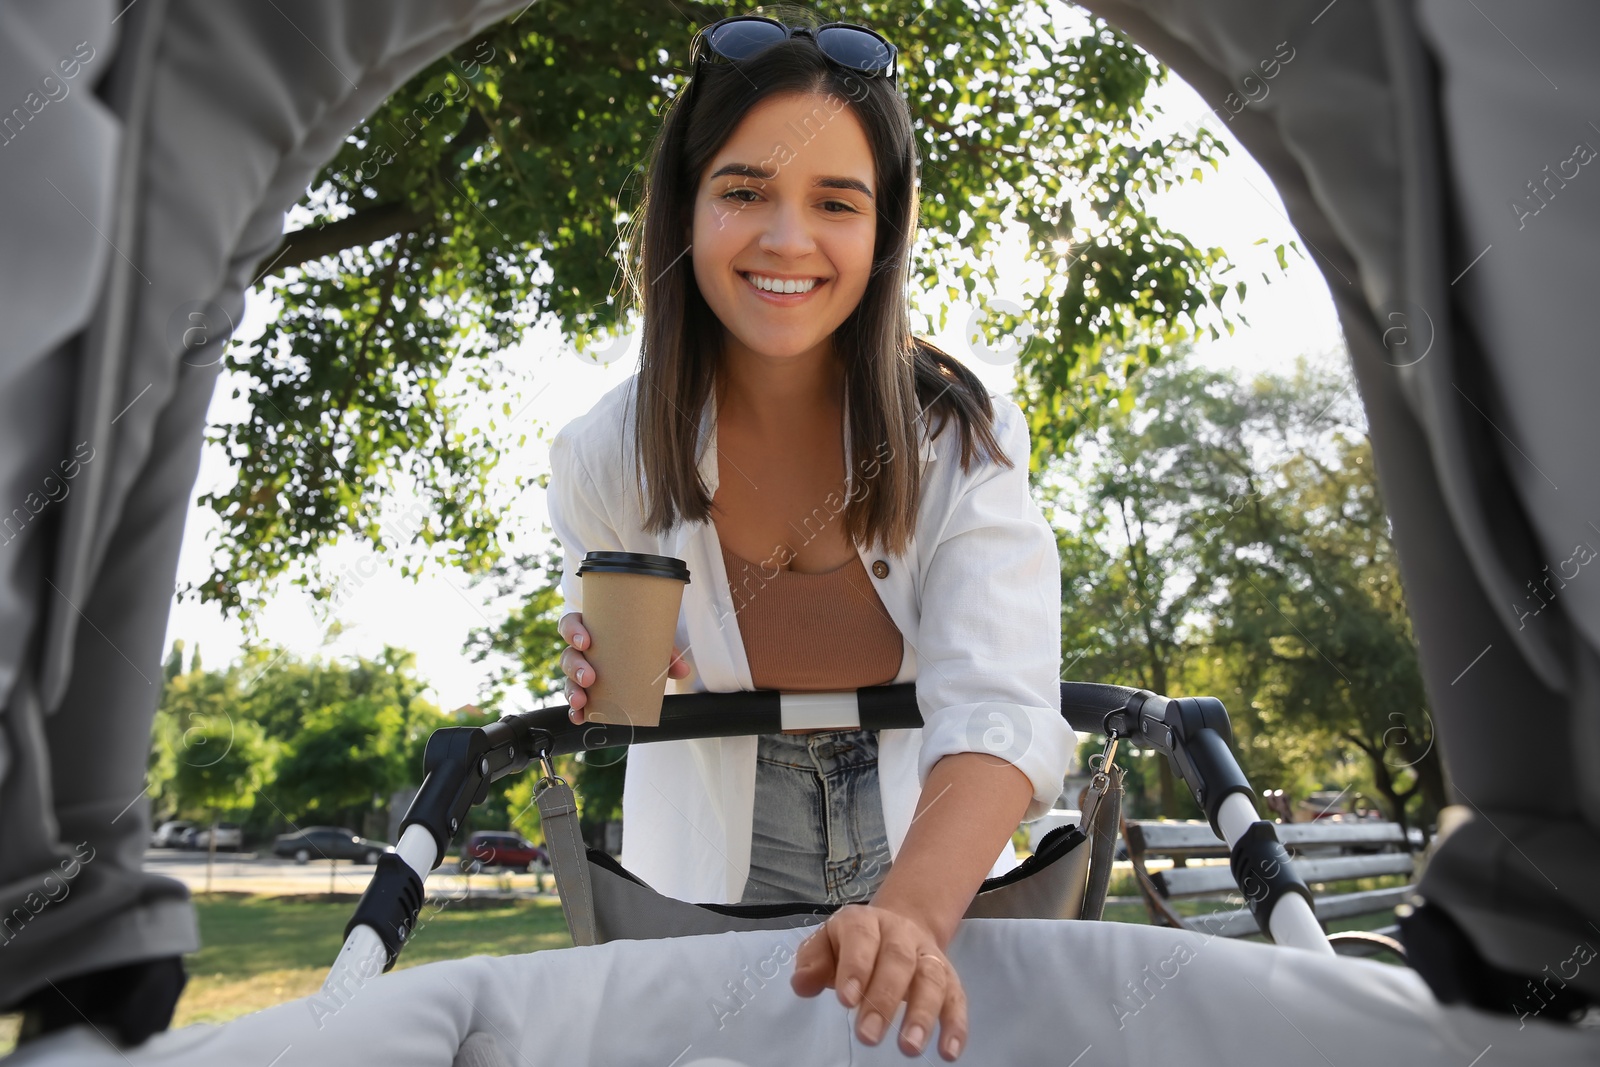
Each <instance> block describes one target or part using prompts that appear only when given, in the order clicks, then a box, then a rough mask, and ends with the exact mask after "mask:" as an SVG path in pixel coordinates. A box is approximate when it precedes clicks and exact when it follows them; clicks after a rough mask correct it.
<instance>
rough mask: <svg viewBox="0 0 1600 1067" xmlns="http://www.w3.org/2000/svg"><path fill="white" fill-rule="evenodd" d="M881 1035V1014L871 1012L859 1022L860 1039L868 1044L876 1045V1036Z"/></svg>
mask: <svg viewBox="0 0 1600 1067" xmlns="http://www.w3.org/2000/svg"><path fill="white" fill-rule="evenodd" d="M882 1036H883V1016H881V1015H879V1014H878V1013H877V1012H873V1013H872V1014H871V1015H868V1016H867V1019H866V1021H865V1022H863V1023H862V1024H861V1040H863V1041H865V1042H866V1043H867V1044H869V1045H876V1044H877V1043H878V1038H880V1037H882Z"/></svg>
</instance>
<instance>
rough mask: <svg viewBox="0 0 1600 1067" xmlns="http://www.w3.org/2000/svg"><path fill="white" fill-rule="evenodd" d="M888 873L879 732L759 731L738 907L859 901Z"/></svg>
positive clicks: (871, 893) (870, 892) (868, 894)
mask: <svg viewBox="0 0 1600 1067" xmlns="http://www.w3.org/2000/svg"><path fill="white" fill-rule="evenodd" d="M888 873H889V839H888V836H887V835H886V834H885V833H884V829H883V801H882V799H881V798H880V796H879V793H878V735H877V734H876V733H874V732H872V731H870V730H818V731H815V732H813V733H806V734H782V733H779V734H762V735H761V737H760V739H759V743H758V745H757V749H756V792H755V811H754V815H753V822H752V832H751V838H750V878H749V880H748V881H747V882H746V883H745V887H744V895H743V896H742V897H741V898H740V903H742V904H753V903H779V902H785V903H786V902H794V901H804V902H807V903H813V904H816V903H824V902H826V903H830V904H850V903H863V902H865V901H866V900H868V899H869V898H870V897H871V896H872V895H873V894H874V893H875V892H877V890H878V886H879V884H880V883H882V881H883V879H884V876H885V875H887V874H888Z"/></svg>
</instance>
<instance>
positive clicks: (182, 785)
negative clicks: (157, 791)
mask: <svg viewBox="0 0 1600 1067" xmlns="http://www.w3.org/2000/svg"><path fill="white" fill-rule="evenodd" d="M183 743H184V747H183V753H182V755H181V756H180V757H179V758H178V760H177V765H176V767H175V769H174V774H173V787H174V789H175V790H176V792H177V794H178V796H179V797H181V798H182V799H183V801H184V803H185V804H186V805H188V806H193V807H196V808H199V809H202V810H204V811H205V812H206V813H207V814H208V815H209V822H210V824H211V833H210V835H209V844H208V846H207V849H206V892H207V893H209V892H211V868H212V864H213V862H214V860H215V858H216V854H217V821H218V820H219V819H221V818H222V817H223V816H224V815H229V814H232V813H233V812H235V811H238V810H241V809H247V808H249V807H250V806H251V805H252V804H253V803H254V801H255V797H256V791H257V789H259V788H260V786H261V782H262V779H263V778H264V777H265V776H266V775H267V774H268V773H269V770H270V763H271V759H272V745H271V743H270V742H269V741H268V740H267V738H266V735H265V734H263V733H262V731H261V727H259V726H257V725H256V724H255V723H253V722H250V721H248V720H239V721H234V720H233V719H231V718H223V719H221V720H218V719H208V720H206V721H205V722H203V723H196V724H194V725H191V726H190V727H188V729H186V730H185V731H184V734H183Z"/></svg>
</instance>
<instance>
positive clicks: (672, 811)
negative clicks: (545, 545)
mask: <svg viewBox="0 0 1600 1067" xmlns="http://www.w3.org/2000/svg"><path fill="white" fill-rule="evenodd" d="M788 21H789V22H793V21H795V20H794V19H793V18H789V20H788ZM797 29H798V30H799V31H800V32H798V33H796V32H794V31H795V30H797ZM894 57H895V49H894V48H893V46H892V45H891V44H889V43H888V42H887V41H885V40H883V39H882V38H881V37H879V36H878V35H876V34H875V33H873V32H872V31H870V30H866V29H865V28H862V27H845V26H840V25H838V24H833V25H831V26H824V27H818V26H817V25H816V23H815V21H813V20H807V24H806V25H804V26H790V25H787V24H785V23H778V22H776V21H773V20H767V19H760V18H751V17H749V16H745V17H740V18H735V19H729V20H724V21H722V22H720V23H716V24H713V25H712V26H711V27H709V28H708V29H707V30H706V31H704V32H703V33H702V34H701V35H699V36H697V38H696V42H695V50H694V72H693V76H692V78H691V81H690V82H689V84H688V86H687V87H686V88H685V90H684V91H683V93H682V94H680V96H679V97H678V98H677V99H676V100H674V101H673V102H672V104H671V106H670V107H669V109H668V111H667V113H666V115H665V119H664V124H663V127H662V129H661V131H660V134H659V136H658V138H657V140H656V142H655V145H654V148H653V151H652V154H651V157H650V162H649V174H648V185H647V187H646V190H645V197H644V201H643V204H642V207H641V210H640V213H639V215H638V216H636V218H635V223H634V226H633V235H634V237H635V238H637V243H635V242H634V241H630V242H629V245H628V247H629V249H630V254H636V255H637V263H636V264H630V268H631V272H632V279H631V280H632V282H633V289H634V292H635V294H636V296H637V299H638V301H639V303H640V304H641V306H642V309H643V314H644V326H643V338H642V346H641V354H640V368H639V371H638V373H637V374H636V375H634V376H632V377H630V378H629V379H628V380H626V381H625V382H623V383H622V384H620V385H618V386H617V387H615V388H613V389H612V390H611V391H609V392H608V393H607V394H606V395H605V396H603V397H602V398H601V400H600V401H599V402H598V403H597V404H596V405H595V407H594V408H593V409H592V410H591V411H590V412H588V413H587V414H586V415H583V416H581V417H580V418H578V419H576V420H574V421H573V422H572V423H570V424H568V425H567V426H566V427H564V428H563V429H562V430H561V432H560V433H559V434H557V436H556V437H555V439H554V440H553V442H552V444H551V478H550V484H549V496H548V500H549V509H550V520H551V525H552V527H553V528H554V530H555V532H556V534H557V536H558V538H559V539H560V541H561V542H562V545H563V548H564V551H565V573H564V575H563V579H562V591H563V595H564V596H565V599H566V609H567V610H566V613H565V614H564V615H563V617H562V618H561V621H560V624H559V628H560V632H561V635H562V637H563V638H564V639H565V640H566V641H568V642H569V644H570V647H569V648H567V649H565V650H564V651H563V653H562V657H561V664H562V669H563V671H564V672H565V673H566V675H567V677H568V679H569V684H568V689H567V694H568V702H569V704H570V706H571V708H572V717H573V719H574V720H575V721H579V722H581V721H583V714H584V713H583V709H584V706H585V703H586V701H587V693H586V692H585V687H586V686H588V685H590V684H592V683H593V682H594V678H595V669H594V666H593V665H592V664H591V663H590V662H589V661H588V660H587V659H586V658H585V656H584V653H585V652H587V651H589V649H590V647H591V644H590V636H589V634H588V632H587V631H586V630H585V628H584V626H583V617H582V584H581V580H580V579H578V578H577V577H576V573H575V572H576V570H577V567H578V564H579V563H581V562H582V560H583V557H584V555H585V554H586V553H587V552H590V551H593V550H623V551H633V552H648V553H652V554H657V555H667V556H675V557H678V558H680V559H683V560H685V561H686V562H687V564H688V566H689V569H690V573H691V579H690V584H689V585H688V586H686V587H685V592H684V601H683V608H682V611H681V613H680V616H679V624H678V633H677V635H676V640H675V645H674V649H673V659H672V663H671V664H670V666H669V667H668V673H669V675H670V677H671V678H672V679H674V680H676V681H677V682H678V683H679V689H678V690H677V691H680V692H683V691H706V690H711V691H731V690H738V689H745V690H753V689H778V690H783V691H786V692H800V691H807V690H811V691H824V692H839V691H848V690H852V689H856V688H860V687H863V686H871V685H882V684H889V683H899V682H908V681H915V682H916V688H917V697H918V704H919V706H920V708H921V710H922V713H923V719H924V726H923V728H921V729H918V730H892V731H883V732H882V733H881V734H876V735H875V734H873V733H872V732H869V731H863V730H810V731H807V730H806V729H805V728H804V724H803V721H801V722H798V723H797V724H796V727H795V729H792V730H790V729H786V730H785V731H784V732H783V733H782V734H776V735H770V736H763V737H760V738H759V739H758V738H755V737H740V738H722V739H708V740H699V741H682V742H664V743H658V744H652V745H642V746H637V747H635V748H632V749H630V750H629V756H628V767H627V772H626V778H625V786H624V797H623V824H624V826H625V827H626V848H625V858H626V861H627V864H628V867H629V869H630V870H632V871H633V872H634V873H636V874H638V875H639V876H640V877H641V878H643V879H644V880H645V881H646V882H648V883H649V884H650V885H652V886H653V887H654V888H656V889H657V890H659V891H660V892H663V893H666V894H667V895H669V896H675V897H678V898H679V899H685V900H696V901H702V902H728V901H736V900H743V901H758V900H829V901H832V902H855V901H860V902H861V903H849V904H848V905H847V906H845V907H842V908H840V909H839V910H838V911H837V912H835V913H834V914H833V915H832V916H831V917H830V918H829V920H828V921H827V922H826V923H825V924H824V925H823V927H822V928H821V930H820V931H818V933H816V934H815V935H813V936H812V937H810V938H809V939H808V940H807V941H806V942H805V943H804V944H803V945H802V946H801V948H800V950H799V953H798V955H797V956H796V967H795V973H794V976H793V978H792V983H793V986H794V989H795V990H796V991H797V992H798V993H800V994H801V995H804V996H814V995H815V994H817V993H818V992H820V991H821V990H822V989H823V988H834V989H836V990H838V996H839V998H840V1000H841V1002H842V1003H844V1004H845V1005H846V1006H847V1007H850V1008H854V1007H856V1006H858V1005H859V1006H860V1009H861V1010H860V1012H859V1013H858V1017H857V1020H856V1031H857V1033H858V1035H859V1036H860V1038H861V1040H863V1041H865V1042H867V1043H868V1044H876V1043H877V1042H878V1041H879V1040H881V1039H882V1036H883V1033H884V1030H885V1029H886V1027H887V1025H888V1023H889V1021H890V1020H891V1019H893V1018H894V1017H895V1016H896V1014H897V1011H898V1008H899V1006H900V1005H901V1004H905V1005H906V1006H907V1012H906V1015H905V1018H904V1020H903V1021H902V1023H901V1024H900V1027H899V1047H900V1048H901V1050H902V1051H904V1052H905V1053H906V1054H908V1055H912V1054H919V1053H921V1051H922V1049H923V1047H924V1044H925V1042H926V1041H927V1040H928V1038H929V1037H930V1036H931V1034H932V1032H933V1030H934V1027H935V1023H937V1024H938V1025H939V1027H940V1031H941V1040H940V1042H939V1048H940V1052H941V1054H942V1055H943V1056H944V1057H945V1058H946V1059H947V1060H953V1059H955V1057H956V1056H957V1054H958V1053H959V1051H960V1048H961V1045H962V1044H963V1043H964V1041H965V1039H966V1034H967V1020H966V1009H965V995H964V993H963V991H962V988H961V982H960V979H959V977H958V976H957V975H956V974H955V972H954V969H953V968H952V967H951V965H950V963H949V960H948V959H947V958H946V957H945V955H944V949H945V947H946V946H947V945H948V944H949V942H950V939H951V938H952V937H953V936H954V935H955V932H956V929H957V924H958V923H959V921H960V919H961V916H962V915H963V914H964V913H965V911H966V909H967V907H968V906H969V905H970V903H971V901H972V897H973V894H974V893H975V892H976V890H977V888H978V885H979V884H980V883H981V882H982V880H983V879H984V878H985V877H987V876H989V875H991V874H999V873H1003V872H1004V871H1005V870H1007V869H1009V868H1010V867H1011V866H1014V865H1015V863H1016V857H1015V854H1014V852H1013V851H1012V849H1011V844H1010V838H1011V834H1012V832H1013V831H1014V830H1015V829H1016V827H1017V825H1018V823H1019V821H1022V820H1024V819H1034V818H1038V817H1039V816H1040V815H1042V814H1043V813H1044V812H1046V811H1048V810H1049V808H1050V807H1051V806H1052V804H1053V803H1054V801H1055V799H1056V797H1057V796H1058V795H1059V794H1060V791H1061V785H1062V778H1063V777H1064V775H1065V774H1066V772H1067V770H1068V761H1069V760H1070V758H1071V750H1072V743H1073V735H1072V732H1071V730H1070V729H1068V728H1067V727H1066V725H1065V723H1064V722H1063V721H1062V719H1061V716H1060V690H1059V680H1060V671H1061V630H1060V615H1061V586H1060V569H1059V559H1058V556H1057V554H1056V551H1055V537H1054V534H1053V533H1052V531H1051V529H1050V527H1049V525H1048V523H1046V521H1045V520H1044V518H1043V516H1042V514H1041V513H1040V511H1039V509H1038V507H1037V505H1035V504H1034V503H1033V501H1032V499H1031V497H1030V496H1029V494H1028V484H1027V469H1028V456H1029V446H1028V440H1029V439H1028V430H1027V424H1026V421H1025V419H1024V417H1023V414H1022V412H1021V410H1020V409H1019V408H1018V407H1017V405H1016V404H1015V403H1013V402H1011V401H1010V400H1008V399H1004V398H1000V401H1001V402H1000V403H999V404H998V405H996V404H994V403H993V402H992V401H993V400H994V399H995V398H993V397H991V395H990V394H989V393H988V392H987V390H986V389H985V388H984V387H983V385H982V383H981V382H979V380H978V379H977V378H976V377H975V376H974V375H973V374H972V373H971V372H970V371H968V370H966V369H965V368H964V367H963V366H962V365H961V364H960V363H959V362H957V361H956V360H954V359H952V358H951V357H949V356H948V355H946V354H944V353H943V352H941V351H939V350H938V349H937V348H935V347H934V346H933V345H931V344H929V343H928V342H926V341H923V340H920V339H916V338H913V337H912V335H911V331H910V326H909V307H908V299H907V292H906V289H907V284H908V274H909V257H910V248H911V243H912V238H913V235H914V234H915V229H916V222H917V213H918V200H917V168H918V157H917V149H916V142H915V139H914V135H913V129H912V124H911V117H910V114H909V110H908V108H907V105H906V102H905V100H904V99H903V98H902V96H901V95H900V93H899V92H898V90H897V89H896V87H895V84H894V69H895V64H894ZM822 721H827V720H822ZM833 721H837V720H833ZM891 859H892V863H891V862H890V860H891Z"/></svg>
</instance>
